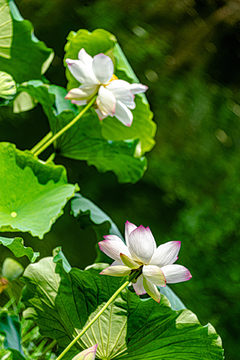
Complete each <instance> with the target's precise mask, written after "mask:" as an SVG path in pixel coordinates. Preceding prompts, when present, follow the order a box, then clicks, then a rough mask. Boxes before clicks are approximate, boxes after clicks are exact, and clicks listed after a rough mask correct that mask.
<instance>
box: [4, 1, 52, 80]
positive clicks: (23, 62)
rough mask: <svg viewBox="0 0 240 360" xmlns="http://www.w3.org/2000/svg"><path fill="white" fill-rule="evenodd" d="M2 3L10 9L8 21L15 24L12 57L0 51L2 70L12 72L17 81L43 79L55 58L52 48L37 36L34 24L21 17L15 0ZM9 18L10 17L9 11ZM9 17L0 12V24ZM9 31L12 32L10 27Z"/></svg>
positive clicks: (11, 49)
mask: <svg viewBox="0 0 240 360" xmlns="http://www.w3.org/2000/svg"><path fill="white" fill-rule="evenodd" d="M1 5H2V6H4V9H7V10H5V11H9V9H10V12H11V19H9V20H8V21H12V25H13V33H12V38H11V41H12V43H11V44H10V45H11V48H10V54H11V57H10V58H6V56H2V55H1V53H0V68H1V70H2V71H5V72H7V73H9V74H11V75H12V77H13V78H14V80H15V81H16V82H17V83H22V82H24V81H28V80H30V79H41V77H42V74H43V73H44V72H45V71H46V69H47V67H48V66H49V64H50V62H51V60H52V58H53V51H52V49H49V48H48V47H47V46H46V45H45V44H44V43H43V42H42V41H39V40H38V39H37V38H36V37H35V35H34V33H33V28H32V24H31V23H30V22H29V21H27V20H24V19H23V18H22V17H21V15H20V14H19V11H18V9H17V7H16V5H15V3H14V2H13V0H9V1H8V0H1ZM6 15H7V14H6ZM7 18H9V13H8V15H7ZM7 18H5V17H4V16H3V15H2V16H1V13H0V26H3V24H4V23H5V22H6V20H7ZM4 28H5V26H4ZM7 32H8V34H10V32H9V29H8V30H7ZM1 35H2V33H1ZM8 36H9V35H8ZM8 42H9V38H8ZM0 49H1V45H0Z"/></svg>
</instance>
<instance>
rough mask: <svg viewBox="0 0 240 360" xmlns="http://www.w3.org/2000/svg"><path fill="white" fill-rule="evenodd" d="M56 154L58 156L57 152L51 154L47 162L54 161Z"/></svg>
mask: <svg viewBox="0 0 240 360" xmlns="http://www.w3.org/2000/svg"><path fill="white" fill-rule="evenodd" d="M55 156H56V153H55V152H53V153H52V154H51V155H50V156H49V158H48V159H47V160H46V163H48V162H50V161H53V160H54V159H55Z"/></svg>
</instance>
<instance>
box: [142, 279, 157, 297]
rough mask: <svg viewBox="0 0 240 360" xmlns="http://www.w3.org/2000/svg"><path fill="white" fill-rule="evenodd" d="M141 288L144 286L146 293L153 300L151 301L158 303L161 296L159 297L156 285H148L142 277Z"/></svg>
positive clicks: (148, 282)
mask: <svg viewBox="0 0 240 360" xmlns="http://www.w3.org/2000/svg"><path fill="white" fill-rule="evenodd" d="M143 286H144V288H145V290H146V292H147V293H148V295H149V296H151V297H152V298H153V300H155V301H157V302H158V303H159V302H160V299H161V295H160V293H159V291H158V289H157V287H156V285H153V284H152V283H150V281H148V280H147V279H146V278H145V277H143Z"/></svg>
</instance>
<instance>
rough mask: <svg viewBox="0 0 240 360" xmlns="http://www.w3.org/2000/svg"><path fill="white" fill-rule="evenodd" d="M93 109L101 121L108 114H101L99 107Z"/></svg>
mask: <svg viewBox="0 0 240 360" xmlns="http://www.w3.org/2000/svg"><path fill="white" fill-rule="evenodd" d="M94 110H95V111H96V113H97V116H98V118H99V120H100V121H102V120H103V119H105V118H106V117H107V116H108V115H103V114H102V113H101V111H100V110H99V109H94Z"/></svg>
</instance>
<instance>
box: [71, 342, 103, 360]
mask: <svg viewBox="0 0 240 360" xmlns="http://www.w3.org/2000/svg"><path fill="white" fill-rule="evenodd" d="M97 346H98V344H96V345H94V346H92V347H90V348H88V349H86V350H83V351H81V352H80V353H79V354H78V355H76V356H74V358H73V359H72V360H94V359H95V356H96V351H97Z"/></svg>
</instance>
